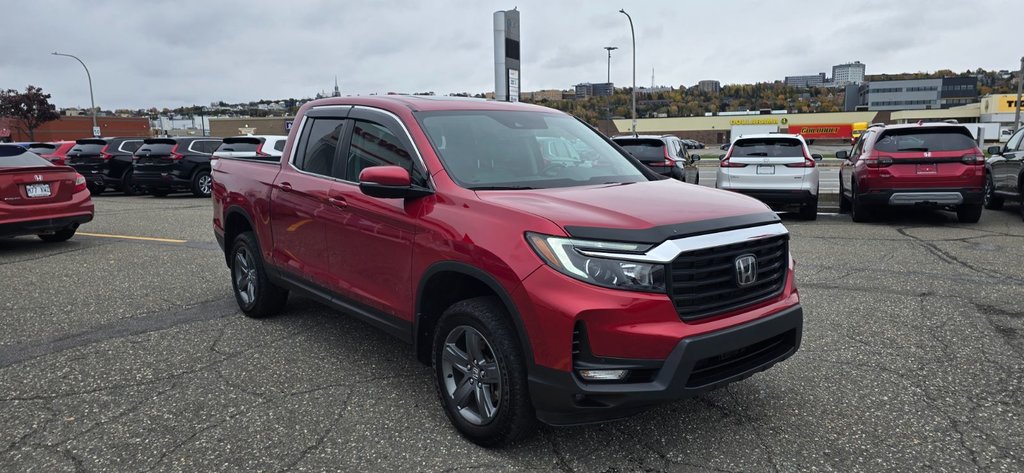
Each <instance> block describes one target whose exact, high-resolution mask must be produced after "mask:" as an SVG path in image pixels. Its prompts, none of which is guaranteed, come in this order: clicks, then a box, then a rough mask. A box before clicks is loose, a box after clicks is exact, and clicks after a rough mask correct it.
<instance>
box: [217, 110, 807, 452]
mask: <svg viewBox="0 0 1024 473" xmlns="http://www.w3.org/2000/svg"><path fill="white" fill-rule="evenodd" d="M550 142H560V143H563V144H565V145H568V146H569V147H571V148H572V149H574V150H576V154H577V155H578V156H574V157H572V158H571V159H566V158H565V157H564V156H558V157H554V156H549V155H548V154H547V150H549V149H552V148H555V147H554V146H547V144H548V143H550ZM213 177H214V186H213V198H214V218H213V225H214V230H215V232H216V236H217V240H218V242H220V244H221V246H222V247H223V248H224V255H225V261H226V262H227V264H228V266H229V267H230V269H231V277H232V279H231V281H232V285H233V288H234V291H235V296H236V298H237V300H238V305H239V306H240V307H241V310H242V312H244V313H245V314H246V315H248V316H251V317H264V316H269V315H272V314H274V313H275V312H278V311H279V310H281V309H282V307H283V305H284V303H285V299H286V297H287V295H288V293H289V291H295V292H297V293H301V294H303V295H305V296H311V297H313V298H315V299H318V300H320V301H322V302H324V303H326V304H327V305H329V306H332V307H335V308H337V309H340V310H342V311H344V312H346V313H349V314H352V315H354V316H356V317H358V318H361V319H363V320H365V321H366V322H368V323H370V324H371V325H374V326H377V327H379V328H381V329H383V330H385V331H387V332H389V333H391V334H393V335H394V336H396V337H398V338H400V339H402V340H404V341H406V342H409V343H411V344H413V345H414V347H415V353H416V356H417V357H418V358H419V360H420V361H422V362H423V363H425V364H428V365H430V366H431V367H432V368H433V370H434V378H435V386H436V388H437V394H438V396H439V397H440V400H441V404H442V406H443V408H444V410H445V413H446V414H447V416H448V418H449V419H450V420H451V422H452V423H453V424H454V426H455V427H456V428H457V429H458V431H459V432H460V433H461V434H462V435H464V436H465V437H467V438H468V439H470V440H472V441H474V442H476V443H478V444H481V445H485V446H497V445H503V444H506V443H509V442H512V441H514V440H516V439H518V438H520V437H522V436H523V435H524V434H526V433H528V432H530V431H531V430H532V427H533V424H534V422H535V421H536V420H538V419H539V420H540V421H542V422H545V423H547V424H551V425H571V424H580V423H589V422H600V421H606V420H612V419H619V418H622V417H625V416H628V415H631V414H634V413H637V412H640V411H641V410H643V409H645V408H647V407H650V406H652V405H654V404H656V403H659V402H663V401H670V400H675V399H681V398H685V397H690V396H694V395H696V394H699V393H702V392H705V391H708V390H711V389H715V388H718V387H721V386H723V385H725V384H728V383H731V382H734V381H738V380H741V379H743V378H746V377H748V376H750V375H752V374H754V373H756V372H759V371H762V370H765V369H767V368H769V367H771V366H772V365H774V364H775V363H778V362H780V361H782V360H784V359H786V358H788V357H789V356H791V355H792V354H793V353H795V352H796V350H797V348H798V347H799V345H800V337H801V332H802V327H803V314H802V310H801V307H800V299H799V296H798V294H797V290H796V286H795V284H794V278H793V260H792V258H791V257H790V254H789V234H788V232H787V230H786V228H785V227H784V226H783V225H782V224H781V223H780V222H779V218H778V216H777V215H776V214H774V213H773V212H772V211H771V210H769V209H768V207H766V206H765V205H764V204H761V203H760V202H758V201H756V200H754V199H751V198H748V197H744V196H742V195H739V194H735V193H731V192H725V191H718V190H714V189H709V188H705V187H699V186H695V185H690V184H685V183H682V182H679V181H676V180H674V179H664V178H662V177H661V176H658V175H657V174H654V173H653V172H651V171H649V170H648V169H647V168H646V167H645V166H644V165H642V164H641V163H640V162H639V161H636V160H635V159H633V158H632V157H630V156H629V154H628V153H626V152H625V151H624V150H622V149H621V148H619V147H618V146H616V145H615V144H614V143H612V142H611V141H609V140H608V139H606V138H605V137H604V136H603V135H601V134H600V133H598V132H597V131H596V130H594V129H593V128H591V127H589V126H588V125H586V124H585V123H583V122H581V121H579V120H577V119H576V118H573V117H572V116H569V115H566V114H564V113H561V112H558V111H555V110H551V109H548V108H544V107H539V106H532V105H524V104H509V103H502V102H488V101H483V100H465V99H452V98H421V97H409V96H382V97H357V98H332V99H323V100H316V101H313V102H310V103H307V104H306V105H304V106H303V107H302V109H301V110H300V111H299V113H298V116H297V117H296V120H295V126H294V127H293V128H292V130H291V134H290V135H289V136H288V144H287V145H286V146H285V150H284V156H283V157H282V158H281V162H280V163H277V162H267V161H265V160H254V159H252V160H250V159H239V158H226V157H225V158H220V159H217V160H215V164H214V165H213Z"/></svg>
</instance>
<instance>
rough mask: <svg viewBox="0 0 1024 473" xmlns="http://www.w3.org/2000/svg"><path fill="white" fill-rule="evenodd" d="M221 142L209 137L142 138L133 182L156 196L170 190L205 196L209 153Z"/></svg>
mask: <svg viewBox="0 0 1024 473" xmlns="http://www.w3.org/2000/svg"><path fill="white" fill-rule="evenodd" d="M221 141H222V139H221V138H214V137H209V136H203V137H181V138H150V139H148V140H146V142H145V143H143V145H142V147H141V148H139V149H138V151H136V152H135V157H134V165H133V166H134V169H135V170H134V182H135V185H136V186H138V187H139V189H141V190H142V191H144V192H146V193H149V194H153V195H155V196H157V197H163V196H165V195H167V194H170V193H171V192H174V191H189V192H192V194H193V195H195V196H196V197H209V196H210V190H211V187H212V186H213V179H212V178H211V177H210V156H211V155H213V152H214V151H216V150H217V147H218V146H220V144H221Z"/></svg>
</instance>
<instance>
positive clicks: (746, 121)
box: [729, 118, 785, 125]
mask: <svg viewBox="0 0 1024 473" xmlns="http://www.w3.org/2000/svg"><path fill="white" fill-rule="evenodd" d="M783 123H785V122H783ZM729 124H730V125H778V124H779V119H778V118H737V119H735V120H729Z"/></svg>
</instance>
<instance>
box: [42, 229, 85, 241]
mask: <svg viewBox="0 0 1024 473" xmlns="http://www.w3.org/2000/svg"><path fill="white" fill-rule="evenodd" d="M76 230H77V229H76V228H75V227H68V228H65V229H63V230H58V231H56V232H53V233H46V234H43V235H39V239H40V240H43V241H45V242H47V243H60V242H62V241H68V240H70V239H71V237H73V236H75V231H76Z"/></svg>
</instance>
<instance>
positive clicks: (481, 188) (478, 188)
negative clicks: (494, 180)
mask: <svg viewBox="0 0 1024 473" xmlns="http://www.w3.org/2000/svg"><path fill="white" fill-rule="evenodd" d="M468 189H469V190H471V191H522V190H530V189H533V188H532V187H528V186H476V187H469V188H468Z"/></svg>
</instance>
